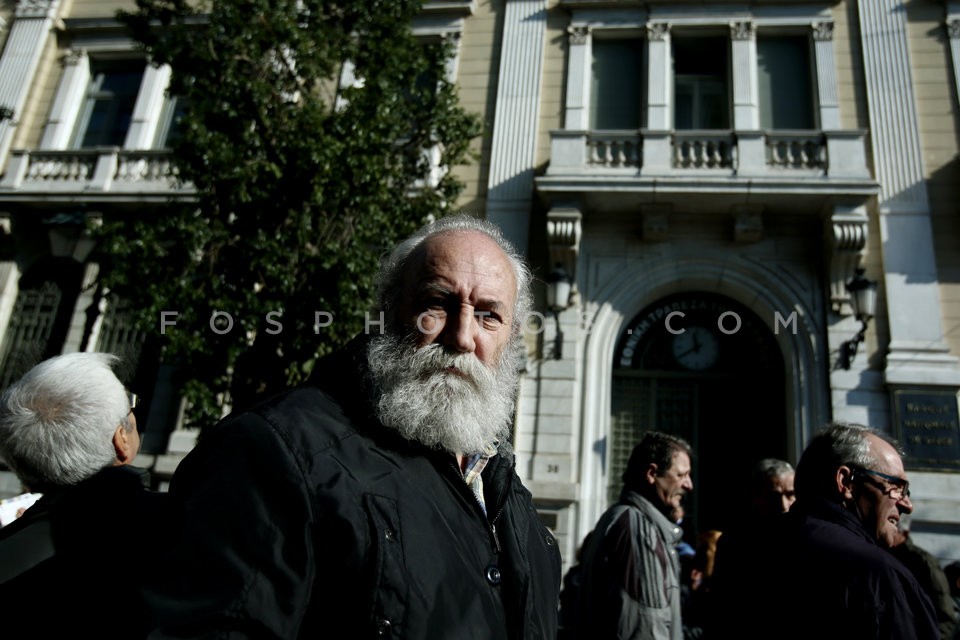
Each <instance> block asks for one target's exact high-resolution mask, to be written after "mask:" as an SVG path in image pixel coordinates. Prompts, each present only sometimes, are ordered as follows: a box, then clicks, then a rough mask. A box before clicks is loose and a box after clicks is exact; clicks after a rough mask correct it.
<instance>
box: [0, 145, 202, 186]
mask: <svg viewBox="0 0 960 640" xmlns="http://www.w3.org/2000/svg"><path fill="white" fill-rule="evenodd" d="M5 192H6V193H7V195H8V196H9V195H11V193H24V194H29V193H37V192H42V193H43V194H46V195H50V196H57V195H61V196H67V195H69V196H74V197H80V196H83V195H91V196H92V195H95V194H98V193H99V194H116V195H123V194H129V195H131V196H134V197H138V196H139V197H148V198H149V197H154V198H161V197H162V198H167V197H171V196H177V195H179V196H190V195H191V194H192V193H193V187H192V186H191V185H190V184H184V183H183V182H181V181H180V180H178V179H177V171H176V167H175V166H174V164H173V162H172V159H171V156H170V152H169V151H163V150H127V149H119V148H117V147H101V148H96V149H71V150H17V151H13V152H12V153H11V154H10V161H9V163H8V164H7V170H6V172H5V173H4V175H3V179H2V180H0V195H2V194H3V193H5Z"/></svg>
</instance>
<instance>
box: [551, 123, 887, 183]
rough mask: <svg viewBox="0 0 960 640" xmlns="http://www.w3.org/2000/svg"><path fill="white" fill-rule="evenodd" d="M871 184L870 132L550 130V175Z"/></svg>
mask: <svg viewBox="0 0 960 640" xmlns="http://www.w3.org/2000/svg"><path fill="white" fill-rule="evenodd" d="M702 174H707V175H711V176H714V177H724V176H726V177H729V178H731V179H733V180H736V179H740V178H750V179H754V178H770V179H776V180H783V179H788V180H789V179H793V178H797V179H803V180H809V179H810V178H820V179H823V180H825V181H827V182H829V181H830V180H834V179H838V180H844V181H849V180H851V179H853V180H870V178H871V176H870V172H869V169H868V167H867V160H866V147H865V132H863V131H859V130H856V131H651V130H639V131H638V130H616V131H573V130H558V131H553V132H551V157H550V165H549V167H548V169H547V177H552V176H556V177H560V176H580V177H587V176H594V177H600V176H603V175H609V176H610V177H611V178H613V177H620V178H624V177H628V176H631V177H641V178H642V177H677V178H684V177H685V176H694V175H702Z"/></svg>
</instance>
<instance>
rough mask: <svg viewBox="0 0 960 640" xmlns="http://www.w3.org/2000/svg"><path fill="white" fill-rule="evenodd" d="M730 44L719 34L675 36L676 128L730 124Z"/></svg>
mask: <svg viewBox="0 0 960 640" xmlns="http://www.w3.org/2000/svg"><path fill="white" fill-rule="evenodd" d="M729 44H730V43H729V40H727V39H726V38H720V37H696V38H692V37H689V36H687V37H684V36H679V37H675V38H673V49H672V51H673V73H674V85H673V86H674V127H676V128H677V129H728V128H729V127H730V82H729V74H728V68H729V65H728V63H727V57H728V50H729V48H730V47H729Z"/></svg>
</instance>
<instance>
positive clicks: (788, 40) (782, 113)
mask: <svg viewBox="0 0 960 640" xmlns="http://www.w3.org/2000/svg"><path fill="white" fill-rule="evenodd" d="M812 85H813V82H812V78H811V74H810V42H809V40H808V39H807V38H806V37H805V36H791V37H770V36H767V37H762V36H758V37H757V86H758V89H759V97H760V126H761V127H762V128H764V129H813V128H814V127H815V126H816V125H815V124H814V112H813V107H814V105H813V86H812Z"/></svg>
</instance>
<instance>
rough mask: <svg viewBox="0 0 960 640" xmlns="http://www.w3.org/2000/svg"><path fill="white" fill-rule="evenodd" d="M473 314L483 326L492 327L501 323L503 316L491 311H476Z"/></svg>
mask: <svg viewBox="0 0 960 640" xmlns="http://www.w3.org/2000/svg"><path fill="white" fill-rule="evenodd" d="M475 315H476V316H477V320H478V321H479V322H480V323H481V324H483V326H485V327H490V328H493V327H498V326H500V325H501V324H503V318H501V317H500V315H499V314H497V313H493V312H492V311H477V312H476V314H475Z"/></svg>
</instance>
